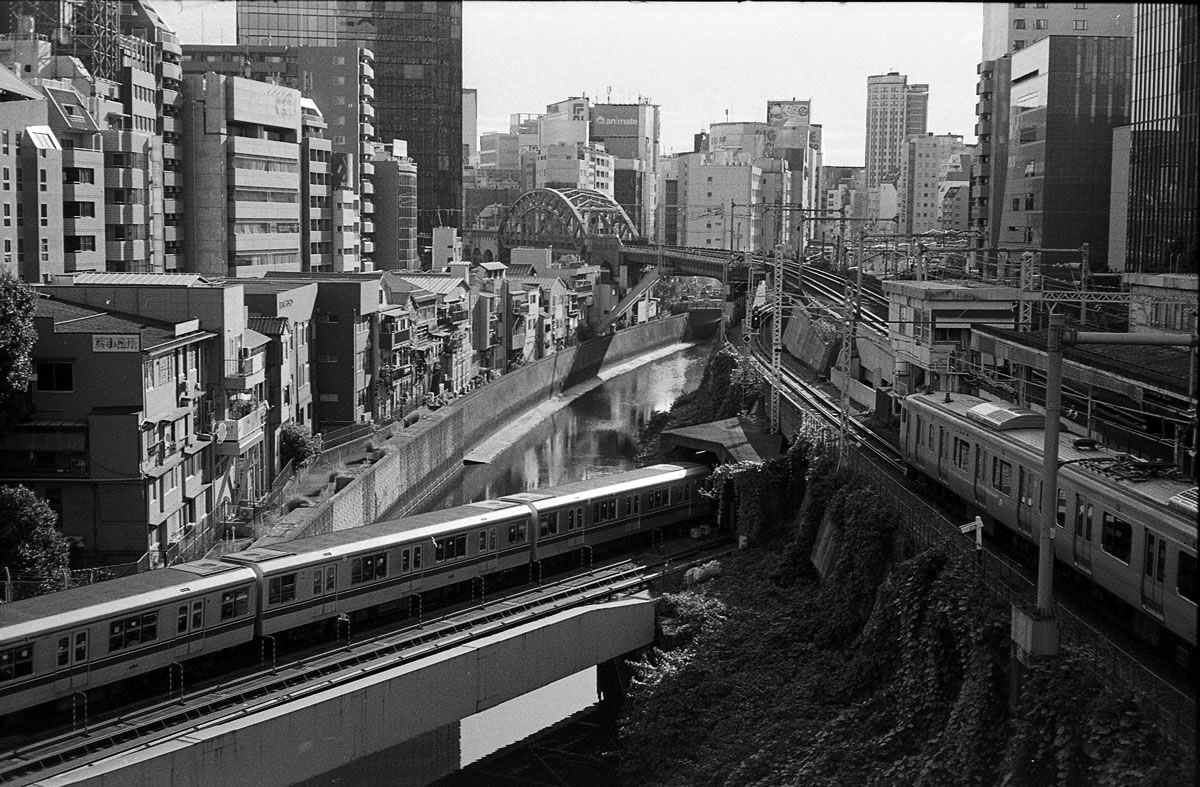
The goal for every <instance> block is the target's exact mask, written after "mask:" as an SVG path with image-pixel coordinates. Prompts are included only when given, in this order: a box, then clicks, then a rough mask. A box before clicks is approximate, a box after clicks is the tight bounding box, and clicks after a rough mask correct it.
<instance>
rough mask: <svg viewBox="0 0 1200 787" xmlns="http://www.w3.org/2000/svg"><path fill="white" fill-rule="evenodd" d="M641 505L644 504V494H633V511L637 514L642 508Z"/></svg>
mask: <svg viewBox="0 0 1200 787" xmlns="http://www.w3.org/2000/svg"><path fill="white" fill-rule="evenodd" d="M641 506H642V496H641V495H634V496H633V513H635V514H636V513H637V512H638V511H639V510H640V509H641Z"/></svg>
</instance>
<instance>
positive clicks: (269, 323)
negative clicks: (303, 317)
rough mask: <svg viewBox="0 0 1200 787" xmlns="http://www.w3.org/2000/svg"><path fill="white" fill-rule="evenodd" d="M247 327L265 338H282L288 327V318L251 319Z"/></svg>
mask: <svg viewBox="0 0 1200 787" xmlns="http://www.w3.org/2000/svg"><path fill="white" fill-rule="evenodd" d="M246 327H247V328H249V329H251V330H253V331H258V332H259V333H261V334H263V335H265V336H282V335H283V334H284V333H285V332H286V331H287V327H288V318H287V317H251V318H250V319H248V320H246Z"/></svg>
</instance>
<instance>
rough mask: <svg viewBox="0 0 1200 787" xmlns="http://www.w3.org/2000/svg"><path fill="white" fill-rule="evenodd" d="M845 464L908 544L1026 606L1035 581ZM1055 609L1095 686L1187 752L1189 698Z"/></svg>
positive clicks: (884, 482)
mask: <svg viewBox="0 0 1200 787" xmlns="http://www.w3.org/2000/svg"><path fill="white" fill-rule="evenodd" d="M800 421H801V433H802V434H804V435H805V436H806V437H808V438H809V439H811V440H813V441H814V442H817V443H819V444H822V445H825V446H827V447H832V446H836V445H837V441H838V434H837V432H836V430H834V429H832V428H831V427H830V426H829V425H828V424H826V423H824V422H823V421H822V420H821V418H820V416H818V415H816V414H814V413H812V412H810V411H807V410H801V411H800ZM848 469H849V470H850V471H851V472H853V473H854V474H855V475H856V476H857V477H858V478H860V479H861V480H862V481H863V482H865V483H866V484H867V485H868V486H870V487H871V489H872V490H873V491H874V492H875V493H876V494H878V495H879V496H880V497H881V498H883V499H884V500H885V501H886V502H888V503H889V504H891V505H892V506H893V508H894V509H895V510H896V512H897V516H898V521H897V524H898V527H899V531H900V534H901V537H902V538H903V539H904V540H905V541H906V542H907V543H908V544H910V545H911V546H912V547H913V549H914V551H916V552H921V551H924V550H926V549H929V548H932V547H937V548H939V549H942V550H944V551H945V552H946V554H948V555H950V556H951V557H952V558H954V559H956V560H960V561H965V562H969V563H970V564H971V565H974V566H975V567H976V569H977V572H978V577H979V580H980V583H981V584H982V585H983V586H985V587H986V588H988V589H989V590H990V591H991V592H992V593H994V594H995V595H996V596H998V597H999V598H1000V599H1001V600H1003V601H1006V602H1008V603H1010V604H1016V605H1019V606H1022V607H1024V608H1026V609H1029V608H1032V606H1033V604H1034V600H1035V599H1036V597H1037V588H1036V586H1035V584H1034V583H1033V581H1031V580H1030V579H1029V578H1028V577H1026V575H1025V573H1024V572H1023V571H1022V570H1021V569H1020V568H1019V567H1018V566H1017V565H1016V564H1014V563H1013V561H1012V560H1011V559H1009V558H1008V557H1006V556H1004V555H999V554H996V553H995V552H992V551H990V550H987V549H984V550H982V551H981V552H978V553H977V550H976V548H975V542H974V539H973V538H968V537H966V536H964V535H963V534H962V533H961V532H960V531H959V529H958V525H956V524H955V523H954V522H951V521H950V520H949V519H947V518H946V517H944V516H943V515H942V513H941V512H940V511H938V510H937V509H936V508H934V507H933V506H931V505H930V504H929V503H927V502H925V501H924V500H922V499H921V498H920V497H919V496H917V495H916V494H914V493H913V492H912V491H911V490H909V489H908V488H907V487H905V486H904V485H903V484H902V483H901V482H900V481H899V480H898V479H897V478H895V477H894V476H893V475H891V474H889V473H888V472H886V471H885V470H883V469H882V468H881V467H879V466H878V465H877V464H875V463H874V462H872V461H871V460H870V459H869V458H868V457H867V456H865V455H864V454H863V453H862V452H860V451H857V450H852V451H851V452H850V453H849V457H848ZM1054 612H1055V616H1056V617H1057V619H1058V623H1059V641H1060V644H1061V646H1062V647H1063V648H1064V649H1069V650H1071V651H1072V652H1073V653H1076V654H1079V655H1080V656H1081V657H1082V663H1083V664H1084V665H1085V668H1086V669H1087V670H1088V671H1089V673H1090V674H1091V675H1092V677H1094V678H1095V679H1096V680H1097V681H1098V682H1099V683H1100V684H1101V685H1104V686H1107V687H1109V688H1110V689H1114V690H1117V691H1126V692H1128V693H1129V694H1131V695H1132V696H1133V697H1134V699H1135V701H1136V702H1137V704H1138V706H1139V707H1140V708H1141V709H1142V711H1143V712H1144V713H1145V714H1146V715H1147V716H1148V717H1149V718H1151V719H1152V720H1153V721H1154V722H1155V723H1156V724H1157V725H1158V728H1159V729H1160V730H1161V731H1162V732H1163V733H1164V734H1166V735H1167V736H1168V737H1170V738H1172V739H1173V740H1174V741H1176V742H1177V743H1178V744H1180V745H1182V746H1183V747H1184V748H1185V749H1186V750H1187V751H1189V752H1192V753H1194V751H1195V746H1196V701H1195V699H1194V698H1192V697H1190V696H1188V695H1187V694H1185V693H1183V692H1181V691H1179V690H1178V689H1176V688H1175V687H1174V686H1172V685H1171V684H1169V683H1167V682H1166V681H1164V680H1163V679H1162V678H1160V677H1159V676H1158V675H1156V674H1154V673H1153V672H1152V671H1150V670H1149V669H1148V668H1146V667H1145V666H1143V665H1142V664H1141V663H1140V662H1139V661H1138V660H1137V659H1136V658H1135V657H1134V656H1132V655H1130V654H1129V653H1127V652H1126V651H1124V650H1122V649H1121V648H1120V647H1119V646H1118V645H1117V644H1115V643H1114V642H1113V641H1112V640H1110V639H1109V638H1108V637H1106V636H1105V635H1104V634H1103V633H1102V632H1100V631H1097V630H1096V629H1095V628H1094V627H1092V626H1091V625H1090V624H1088V623H1087V622H1086V621H1084V620H1082V619H1080V618H1079V617H1078V616H1076V615H1075V614H1073V613H1072V612H1071V611H1070V610H1068V609H1066V608H1065V607H1063V606H1062V605H1061V604H1057V603H1056V604H1055V606H1054Z"/></svg>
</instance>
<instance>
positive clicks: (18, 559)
mask: <svg viewBox="0 0 1200 787" xmlns="http://www.w3.org/2000/svg"><path fill="white" fill-rule="evenodd" d="M57 522H58V515H57V514H55V513H54V511H53V509H51V508H50V506H49V505H47V503H46V501H45V500H43V499H41V498H40V497H38V496H37V495H35V494H34V493H33V492H32V491H31V490H30V489H28V488H26V487H24V486H0V570H2V569H4V568H7V569H8V572H9V576H11V577H12V578H13V579H15V580H18V581H20V582H22V583H23V584H22V595H37V594H40V593H52V592H54V591H57V590H63V589H64V588H66V587H67V586H68V585H69V584H70V582H71V580H70V552H71V547H70V544H68V543H67V539H66V538H65V537H64V536H63V534H62V533H60V532H59V531H58V529H57V528H56V527H55V525H56V524H57ZM31 587H32V591H31V590H30V588H31Z"/></svg>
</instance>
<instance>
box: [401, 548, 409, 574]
mask: <svg viewBox="0 0 1200 787" xmlns="http://www.w3.org/2000/svg"><path fill="white" fill-rule="evenodd" d="M408 557H409V553H408V550H407V549H403V550H401V551H400V573H401V574H403V573H404V572H406V571H408Z"/></svg>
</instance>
